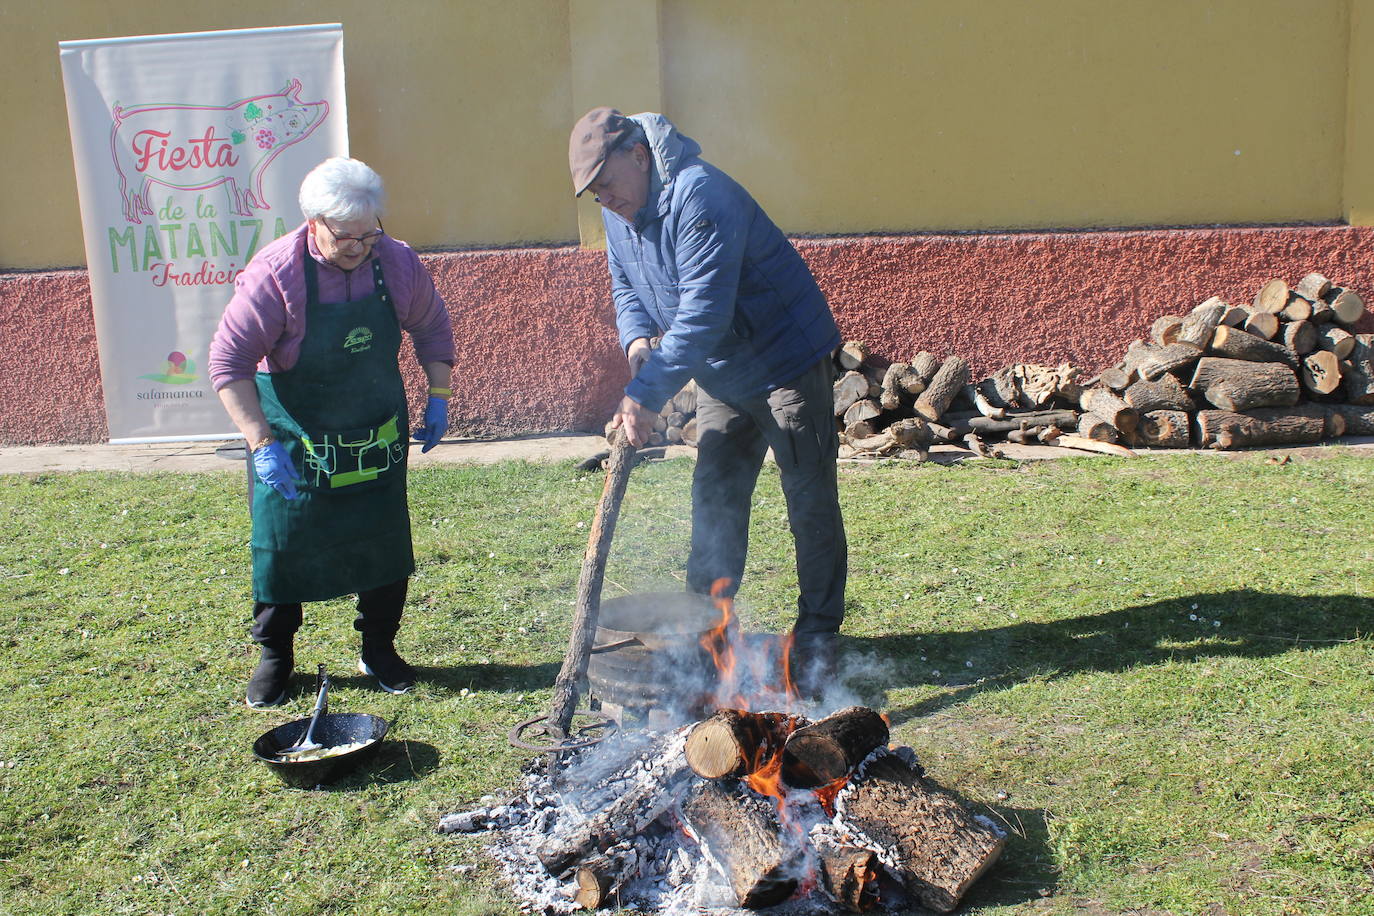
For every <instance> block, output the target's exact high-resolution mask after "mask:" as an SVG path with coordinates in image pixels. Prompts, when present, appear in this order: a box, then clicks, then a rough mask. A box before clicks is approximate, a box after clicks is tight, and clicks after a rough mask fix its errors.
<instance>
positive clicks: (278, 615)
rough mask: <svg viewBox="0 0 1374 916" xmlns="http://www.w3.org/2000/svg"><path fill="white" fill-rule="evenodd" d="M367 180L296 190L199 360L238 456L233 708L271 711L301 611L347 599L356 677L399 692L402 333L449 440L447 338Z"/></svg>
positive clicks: (432, 296) (428, 284) (347, 165)
mask: <svg viewBox="0 0 1374 916" xmlns="http://www.w3.org/2000/svg"><path fill="white" fill-rule="evenodd" d="M382 204H383V192H382V181H381V179H380V178H379V177H378V176H377V173H376V172H374V171H373V170H372V169H370V168H369V167H368V166H366V165H364V164H363V163H362V162H359V161H357V160H356V159H341V158H333V159H327V160H325V161H324V162H323V163H321V164H320V165H318V166H316V167H315V169H314V170H313V171H311V172H310V174H309V175H307V176H306V177H305V181H303V182H302V183H301V190H300V206H301V212H302V213H303V214H304V215H305V218H306V219H305V223H304V225H302V226H300V227H298V228H297V229H296V230H295V231H293V232H291V233H290V234H288V235H286V236H283V237H282V238H280V239H277V240H276V241H275V242H273V243H272V244H270V245H268V246H267V247H265V248H263V249H262V250H261V251H259V252H258V253H257V255H256V256H255V257H254V258H253V260H252V261H251V262H250V263H249V264H248V266H247V268H246V269H245V270H244V272H243V273H242V274H241V275H240V276H239V277H238V279H237V280H236V281H235V289H234V296H233V298H232V299H231V300H230V301H229V305H228V307H227V308H226V309H225V311H224V317H223V318H222V319H221V320H220V324H219V329H218V331H216V333H215V337H214V340H213V342H212V343H211V345H210V377H211V380H212V382H213V384H214V386H215V390H216V391H217V392H218V393H219V398H220V400H221V401H222V402H223V403H224V407H225V409H226V410H227V411H228V412H229V417H230V419H231V420H232V421H233V422H234V425H235V426H237V427H238V429H239V432H241V433H242V434H243V438H244V439H245V440H246V441H247V443H248V448H249V450H250V452H251V466H252V471H251V473H250V476H251V478H252V513H253V538H252V550H253V598H254V602H255V603H254V605H253V626H252V637H253V640H254V641H255V642H256V643H258V645H259V646H260V647H261V658H260V660H259V662H258V666H257V670H255V671H254V672H253V676H252V679H251V680H250V681H249V682H248V705H249V706H251V707H254V708H261V707H268V706H277V705H280V704H281V703H283V702H284V701H285V700H286V696H287V690H288V686H289V684H290V681H291V671H292V665H293V662H294V656H293V642H294V637H295V633H296V630H297V629H298V628H299V627H300V625H301V619H302V612H301V602H304V601H322V600H325V599H328V598H336V597H339V596H341V595H348V594H354V593H356V594H357V596H358V616H357V619H356V620H355V621H354V623H353V625H354V627H355V628H356V629H357V630H358V631H359V632H360V633H361V634H362V653H361V659H360V660H359V662H358V667H359V670H360V671H362V672H363V673H364V674H367V675H371V676H373V677H376V678H377V681H378V683H379V684H380V685H381V687H382V689H383V690H386V691H389V692H391V693H405V692H407V691H409V690H411V689H412V688H413V687H414V686H415V671H414V669H413V668H411V667H410V665H408V664H407V663H406V662H405V660H404V659H402V658H401V656H400V655H398V654H397V652H396V648H395V646H394V642H393V641H394V639H395V636H396V633H397V631H398V630H399V629H400V623H401V609H402V606H403V605H404V604H405V598H406V588H407V585H408V583H409V576H410V574H411V573H412V572H414V571H415V560H414V555H413V553H412V549H411V541H410V515H409V511H408V509H407V507H406V454H407V449H408V447H409V442H408V436H407V435H406V432H407V429H408V426H409V424H408V422H407V421H408V411H407V405H406V394H405V390H404V387H403V385H402V382H401V372H400V366H399V363H398V356H399V351H400V345H401V331H402V330H405V331H407V332H409V333H410V336H411V339H412V341H413V343H414V346H415V355H416V357H417V358H418V359H419V362H420V365H421V366H422V367H423V368H424V371H425V374H426V375H427V376H428V377H429V384H430V388H429V401H428V403H427V405H426V408H425V415H424V425H423V426H422V427H421V428H420V429H417V430H416V431H415V433H414V435H415V438H416V439H417V440H420V441H423V442H424V448H423V449H422V451H426V452H427V451H429V450H430V449H431V448H433V447H434V445H435V444H437V443H438V442H439V440H440V438H441V437H442V436H443V434H444V432H445V431H446V430H447V428H448V398H449V396H450V394H451V392H450V390H449V379H450V373H451V371H452V366H453V328H452V325H451V323H450V319H449V313H448V309H447V308H446V307H445V305H444V301H443V299H441V298H440V297H439V294H438V292H437V291H436V290H435V288H434V282H433V281H432V280H431V279H430V277H429V274H428V273H426V271H425V269H424V267H423V265H421V263H420V259H419V258H418V257H416V255H415V252H414V251H412V250H411V249H410V247H409V246H407V245H406V244H405V243H404V242H399V241H396V240H395V239H392V238H390V237H389V236H387V235H386V233H385V232H384V231H383V230H382V223H381V216H382Z"/></svg>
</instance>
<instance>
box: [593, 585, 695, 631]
mask: <svg viewBox="0 0 1374 916" xmlns="http://www.w3.org/2000/svg"><path fill="white" fill-rule="evenodd" d="M719 623H720V610H719V609H717V608H716V606H715V604H714V603H713V602H712V601H711V599H710V598H707V597H706V596H704V595H695V594H692V593H690V592H641V593H640V594H637V595H622V596H620V597H619V598H611V599H610V600H608V601H603V602H602V603H601V613H600V616H599V617H598V618H597V630H598V631H599V632H598V633H597V636H598V639H597V641H598V642H605V641H606V640H608V639H616V640H618V639H630V638H633V637H636V636H639V635H642V634H652V635H657V636H673V635H682V636H693V637H696V636H699V635H700V634H702V633H705V632H706V631H708V630H711V629H713V628H714V627H715V626H716V625H717V624H719Z"/></svg>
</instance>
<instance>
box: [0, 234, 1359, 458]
mask: <svg viewBox="0 0 1374 916" xmlns="http://www.w3.org/2000/svg"><path fill="white" fill-rule="evenodd" d="M797 248H798V249H799V250H800V251H801V253H802V255H803V257H805V258H806V260H807V262H808V263H809V264H810V265H811V269H812V270H813V271H814V272H815V274H816V277H817V279H818V280H819V281H820V284H821V287H822V289H824V290H825V293H826V295H827V297H829V299H830V303H831V307H832V308H833V309H834V311H835V316H836V319H837V320H838V321H839V324H840V330H841V333H842V334H843V335H844V336H845V338H846V339H858V340H863V341H864V342H865V343H867V344H868V345H869V347H870V348H871V349H872V350H873V351H874V352H875V353H877V354H878V355H880V356H883V357H886V358H889V359H906V358H909V357H910V356H912V355H913V354H914V353H916V352H917V351H919V350H929V351H931V352H932V353H935V354H936V355H937V356H941V357H943V356H946V355H949V354H958V355H960V356H963V357H964V358H966V359H968V360H969V362H970V363H971V364H972V366H973V370H974V372H975V373H977V374H979V375H985V374H987V373H990V372H992V371H995V370H996V369H998V368H1000V367H1001V366H1004V365H1007V364H1009V363H1013V362H1038V363H1047V364H1055V365H1057V364H1059V363H1063V362H1069V363H1073V364H1074V365H1077V366H1080V367H1081V368H1083V369H1084V370H1087V371H1089V372H1094V371H1097V370H1099V369H1101V368H1103V367H1105V366H1108V365H1111V364H1113V363H1115V362H1116V361H1117V360H1118V359H1120V357H1121V355H1122V353H1123V352H1124V350H1125V347H1126V345H1127V344H1128V343H1129V342H1130V341H1131V340H1134V339H1136V338H1139V337H1144V336H1146V335H1147V334H1148V331H1149V327H1150V323H1151V322H1153V321H1154V319H1155V318H1157V317H1159V316H1160V315H1165V314H1169V313H1181V312H1186V311H1187V310H1188V309H1191V308H1192V307H1193V306H1194V305H1196V304H1197V303H1199V302H1201V301H1202V300H1203V299H1206V298H1207V297H1209V296H1213V295H1219V296H1222V297H1223V298H1225V299H1227V300H1228V301H1231V302H1236V303H1248V302H1249V301H1250V300H1251V299H1252V298H1253V296H1254V293H1255V290H1256V289H1258V287H1259V286H1260V284H1262V283H1263V282H1264V281H1265V280H1267V279H1270V278H1272V277H1279V278H1282V279H1285V280H1287V281H1288V282H1290V283H1293V282H1296V281H1297V279H1298V278H1299V277H1301V276H1302V275H1303V274H1305V273H1307V272H1308V271H1311V270H1319V271H1321V272H1322V273H1325V274H1326V275H1327V276H1328V277H1330V278H1331V279H1332V280H1333V281H1335V282H1336V283H1338V284H1342V285H1347V286H1350V287H1351V288H1352V289H1354V290H1355V291H1356V292H1359V293H1360V294H1361V295H1366V294H1371V293H1374V284H1371V283H1370V282H1369V278H1370V277H1371V275H1374V230H1371V229H1363V228H1351V227H1344V226H1338V227H1296V228H1265V229H1178V230H1153V231H1129V232H1073V233H1034V234H1032V233H1024V234H1022V233H1016V234H998V235H929V236H897V237H868V238H844V239H823V240H799V241H798V242H797ZM423 259H424V261H425V264H426V266H427V267H428V268H429V269H430V271H431V272H432V273H433V275H434V279H435V283H436V284H437V285H438V287H439V290H440V292H441V293H442V294H443V295H444V298H445V299H446V300H447V301H448V303H449V305H450V307H451V308H452V309H453V312H454V315H455V322H454V328H455V332H454V333H455V336H456V338H457V345H458V354H459V355H458V361H457V365H456V366H455V373H454V378H455V380H454V386H453V387H454V400H453V409H452V413H453V423H454V426H453V429H454V431H455V432H460V433H469V434H513V433H522V432H544V431H554V430H599V429H600V428H601V427H602V424H603V423H604V422H605V420H606V419H607V418H608V417H609V416H610V413H611V410H612V409H613V408H614V406H615V403H616V401H617V400H618V399H619V396H620V390H621V388H622V387H623V386H624V384H625V381H626V378H627V376H626V372H625V366H624V359H623V358H622V356H621V354H620V349H619V346H618V344H617V342H616V336H615V330H614V326H613V323H612V315H611V306H610V284H609V281H608V279H607V276H606V268H605V256H604V255H603V254H601V253H599V252H588V251H581V250H579V249H577V248H571V247H568V248H533V249H515V250H499V251H474V252H455V253H441V254H426V255H423ZM1368 326H1370V321H1368V320H1367V321H1366V322H1365V323H1364V325H1363V326H1362V329H1364V328H1365V327H1368ZM0 356H3V359H4V366H5V370H4V372H3V373H2V374H0V443H3V444H9V445H15V444H29V443H59V442H67V443H75V442H99V441H103V440H104V439H105V438H106V437H107V428H106V423H105V411H104V404H103V400H102V394H101V389H100V381H99V369H98V358H97V355H96V345H95V330H94V323H93V320H92V317H91V306H90V288H89V284H88V283H87V280H86V275H85V272H84V271H58V272H50V273H20V274H6V275H3V276H0ZM403 356H404V360H403V364H404V365H405V367H406V371H407V380H408V383H409V385H410V389H411V391H412V392H413V394H412V402H413V406H414V408H415V410H416V413H417V415H418V410H419V407H420V405H421V404H422V403H423V399H424V398H423V391H424V386H423V379H422V376H421V374H420V372H419V370H418V368H416V367H415V366H414V359H413V357H411V356H410V355H409V353H403Z"/></svg>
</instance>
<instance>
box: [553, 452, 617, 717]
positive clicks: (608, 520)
mask: <svg viewBox="0 0 1374 916" xmlns="http://www.w3.org/2000/svg"><path fill="white" fill-rule="evenodd" d="M634 456H635V448H634V446H633V445H631V444H630V443H629V440H627V439H626V438H625V433H624V431H623V430H620V429H615V430H612V431H611V457H610V461H609V462H608V464H607V467H606V485H605V487H604V488H602V490H601V502H600V503H598V504H597V507H596V517H595V518H594V519H592V530H591V533H590V534H589V535H588V536H587V552H586V553H585V554H584V555H583V557H582V575H581V576H580V577H579V578H578V580H577V611H576V614H575V615H574V617H573V625H572V636H571V637H570V638H569V640H568V654H567V657H566V658H564V659H563V670H561V671H559V672H558V680H556V681H554V685H553V701H552V703H551V704H550V706H549V717H548V730H549V732H550V734H552V735H554V736H556V737H559V738H566V737H567V736H568V729H569V728H570V727H571V726H572V720H573V713H574V712H575V711H576V709H577V692H578V686H579V685H580V684H581V683H582V679H583V678H584V677H585V676H586V674H587V660H588V658H590V657H591V649H592V641H593V640H594V639H595V638H596V620H597V617H598V616H599V615H600V613H601V581H602V579H604V578H605V576H606V555H607V554H608V553H610V549H611V536H612V535H613V534H615V522H616V518H617V517H618V516H619V515H620V501H621V499H623V498H624V496H625V484H626V483H627V482H628V481H629V479H630V468H631V467H632V466H633V465H634Z"/></svg>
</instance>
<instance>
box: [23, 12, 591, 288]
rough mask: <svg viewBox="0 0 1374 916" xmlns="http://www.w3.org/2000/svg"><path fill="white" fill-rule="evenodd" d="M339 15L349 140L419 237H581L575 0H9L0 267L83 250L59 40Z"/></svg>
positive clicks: (393, 221) (431, 241)
mask: <svg viewBox="0 0 1374 916" xmlns="http://www.w3.org/2000/svg"><path fill="white" fill-rule="evenodd" d="M315 22H342V23H343V27H344V66H345V69H346V75H347V91H348V125H349V143H350V147H351V150H350V151H351V153H352V155H354V156H356V157H358V158H359V159H363V160H365V161H366V162H368V163H369V164H371V165H372V166H373V167H375V168H376V169H377V171H378V172H380V173H381V175H382V178H383V179H384V180H385V181H386V184H387V192H388V196H389V198H390V203H389V207H388V209H389V211H390V216H389V218H388V219H387V223H386V224H387V229H388V230H391V231H394V232H395V233H396V235H397V236H398V237H399V238H403V239H406V240H407V241H409V242H411V243H412V244H414V245H417V246H422V247H441V246H442V247H459V246H485V245H491V244H510V243H513V242H519V241H546V240H552V239H557V240H564V241H566V240H569V239H574V238H576V237H577V215H576V211H575V209H574V208H573V206H572V204H571V203H570V202H569V197H570V196H569V195H568V193H567V183H568V182H567V161H568V159H567V148H568V147H567V143H568V141H567V137H568V130H569V129H570V127H571V121H570V117H571V115H570V114H569V113H570V112H571V111H572V107H573V105H572V98H571V96H570V94H569V91H570V90H569V85H568V80H567V73H568V69H569V48H570V46H569V43H568V8H567V3H566V0H404V2H395V3H384V2H377V0H335V2H330V3H318V2H315V3H305V2H300V0H235V2H233V3H222V2H213V3H212V2H206V0H180V2H166V0H159V2H154V3H147V4H120V3H109V2H108V0H58V2H46V3H45V2H35V3H26V2H24V3H21V2H10V3H3V4H0V76H3V89H0V92H3V97H4V122H5V124H6V129H5V130H0V162H3V163H4V168H3V174H0V191H2V192H3V195H4V203H3V205H0V213H3V214H4V217H5V218H4V219H3V220H0V269H3V268H14V267H21V268H28V267H52V266H73V265H80V264H84V263H85V254H84V249H83V247H82V243H81V221H80V215H79V210H78V207H77V196H76V180H75V173H74V170H73V166H72V156H71V140H70V137H69V135H68V132H67V109H66V101H65V96H64V95H63V90H62V72H61V67H60V65H59V62H58V53H57V51H58V49H57V44H58V42H59V41H63V40H68V39H83V38H105V37H112V36H120V35H147V34H159V33H170V32H193V31H208V30H217V29H238V28H256V27H259V26H274V25H300V24H306V23H315Z"/></svg>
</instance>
